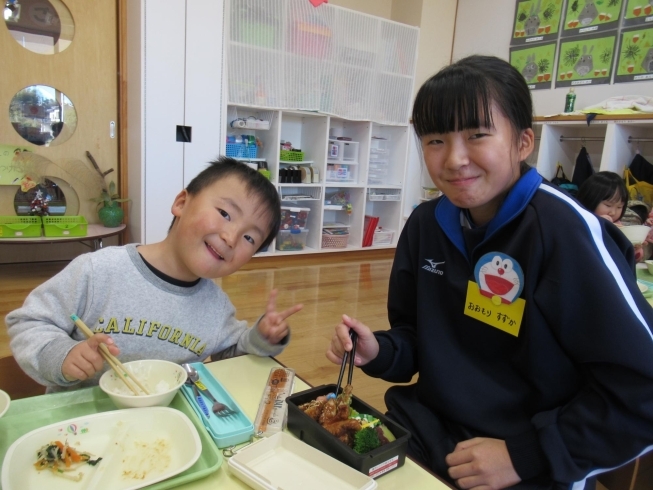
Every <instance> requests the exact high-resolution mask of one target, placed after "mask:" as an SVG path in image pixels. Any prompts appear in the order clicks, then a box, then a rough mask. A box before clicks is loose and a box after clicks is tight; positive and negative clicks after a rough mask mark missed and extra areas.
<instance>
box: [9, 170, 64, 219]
mask: <svg viewBox="0 0 653 490" xmlns="http://www.w3.org/2000/svg"><path fill="white" fill-rule="evenodd" d="M44 181H45V182H44V183H43V184H35V183H34V182H32V183H31V184H32V186H29V185H28V186H27V187H29V189H28V188H26V187H25V186H24V185H22V186H21V188H20V189H18V191H16V196H15V197H14V210H15V211H16V214H17V215H18V216H63V215H64V214H66V196H64V193H63V191H62V190H61V187H59V186H58V185H57V184H55V183H54V182H52V181H51V180H50V179H44ZM23 189H25V191H23Z"/></svg>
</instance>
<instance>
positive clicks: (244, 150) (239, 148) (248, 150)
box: [225, 143, 258, 158]
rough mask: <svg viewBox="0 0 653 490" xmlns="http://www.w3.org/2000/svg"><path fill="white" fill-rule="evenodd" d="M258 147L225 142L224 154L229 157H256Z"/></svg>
mask: <svg viewBox="0 0 653 490" xmlns="http://www.w3.org/2000/svg"><path fill="white" fill-rule="evenodd" d="M257 154H258V147H257V146H256V145H244V144H242V143H227V147H226V149H225V155H227V156H228V157H231V158H256V155H257Z"/></svg>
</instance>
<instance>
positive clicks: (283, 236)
mask: <svg viewBox="0 0 653 490" xmlns="http://www.w3.org/2000/svg"><path fill="white" fill-rule="evenodd" d="M307 236H308V230H307V229H306V228H304V229H303V230H299V229H296V230H280V231H279V234H278V235H277V240H276V248H277V250H304V247H305V246H306V237H307Z"/></svg>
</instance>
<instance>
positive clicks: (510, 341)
mask: <svg viewBox="0 0 653 490" xmlns="http://www.w3.org/2000/svg"><path fill="white" fill-rule="evenodd" d="M460 214H461V211H460V209H458V208H456V207H455V206H454V205H453V204H452V203H451V201H449V200H448V199H447V198H446V197H442V198H439V199H437V200H434V201H430V202H427V203H423V204H422V205H420V206H419V207H418V208H417V209H415V211H414V212H413V213H412V215H411V216H410V218H409V219H408V221H407V223H406V226H405V228H404V230H403V232H402V234H401V237H400V240H399V243H398V246H397V251H396V256H395V261H394V265H393V269H392V273H391V277H390V288H389V295H388V312H389V313H388V315H389V320H390V325H391V328H390V330H388V331H382V332H375V335H376V337H377V339H378V341H379V345H380V352H379V356H378V357H377V358H376V359H374V360H373V361H372V362H371V363H369V364H368V365H366V366H365V367H364V368H363V370H364V371H365V372H366V373H367V374H369V375H371V376H375V377H380V378H383V379H385V380H387V381H390V382H409V381H410V380H411V377H412V376H413V375H414V374H415V373H416V372H418V371H419V379H418V381H417V385H416V390H417V395H418V398H419V400H420V402H421V403H423V404H424V405H426V406H427V407H429V408H430V409H431V410H433V411H434V412H435V413H437V414H438V416H440V417H444V418H446V419H449V420H451V421H452V422H455V423H458V424H461V425H463V426H465V427H468V428H469V429H470V430H471V431H472V432H474V433H478V434H479V435H484V436H485V437H493V438H498V439H503V440H506V443H507V446H508V450H509V452H510V456H511V459H512V461H513V465H514V466H515V469H516V470H517V473H518V474H519V476H520V477H521V478H522V480H528V479H529V478H532V477H534V476H537V474H542V470H543V471H544V472H548V473H549V474H550V476H551V478H552V479H553V480H554V481H557V482H565V483H568V484H569V488H570V489H580V488H584V486H585V480H586V479H587V478H588V477H590V476H592V475H594V474H596V473H600V472H603V471H607V470H609V469H612V468H615V467H618V466H620V465H622V464H625V463H626V462H628V461H630V460H632V459H634V458H636V457H637V456H638V455H640V454H642V453H643V452H645V451H648V450H650V449H652V448H653V335H652V333H651V325H653V309H652V308H651V306H650V305H649V304H648V302H647V301H646V299H645V298H644V297H643V296H642V294H641V293H640V291H639V290H638V287H637V283H636V276H635V272H634V265H633V264H634V262H633V250H632V246H631V245H630V243H629V242H628V240H627V239H626V238H625V236H624V235H623V233H621V232H620V231H619V229H618V228H617V227H616V226H614V225H612V224H611V223H609V222H607V221H606V220H604V219H601V218H598V217H596V216H594V215H593V214H592V213H590V212H588V211H587V210H585V209H584V208H583V207H582V206H581V205H579V204H578V203H577V202H576V201H575V200H574V199H573V198H571V197H569V195H568V194H566V193H564V192H562V191H560V190H559V189H558V188H557V187H555V186H553V185H551V184H549V183H548V182H546V181H543V179H542V178H541V177H540V175H539V174H538V173H537V172H536V171H535V170H534V169H533V170H530V171H528V172H527V173H525V174H524V175H522V177H521V178H520V180H519V181H518V182H517V183H516V184H515V186H514V187H513V189H512V190H511V191H510V193H509V194H508V196H507V197H506V199H505V201H504V203H503V204H502V206H501V208H500V210H499V212H498V213H497V215H496V216H495V218H494V219H493V220H492V221H491V222H490V223H489V224H488V226H487V231H486V234H485V238H484V239H483V240H482V242H481V243H480V244H478V245H477V246H476V247H475V248H474V249H473V250H472V252H471V255H470V254H468V252H467V249H466V247H465V243H464V239H463V232H462V228H461V218H460ZM491 252H501V253H503V254H506V255H508V256H510V257H512V258H513V259H514V260H516V261H517V262H518V263H519V265H520V266H521V268H522V270H523V282H524V284H523V290H522V291H521V294H520V298H522V299H523V300H524V301H525V308H524V313H523V321H522V323H521V329H520V331H519V334H518V336H513V335H510V334H508V333H506V332H504V331H502V330H499V329H498V328H494V327H492V326H489V325H487V324H485V323H483V322H481V321H479V320H476V319H474V318H471V317H469V316H466V315H464V314H463V313H464V310H465V306H466V304H465V300H466V292H467V287H468V281H474V266H475V265H476V263H477V262H478V260H479V258H480V257H482V256H483V255H485V254H487V253H491ZM433 264H435V267H434V266H433ZM409 413H410V412H409ZM534 473H536V474H534Z"/></svg>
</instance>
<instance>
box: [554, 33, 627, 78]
mask: <svg viewBox="0 0 653 490" xmlns="http://www.w3.org/2000/svg"><path fill="white" fill-rule="evenodd" d="M616 41H617V33H616V32H608V33H602V34H595V35H593V36H582V37H576V38H573V39H569V40H562V39H561V40H560V49H559V53H560V54H559V55H558V69H557V71H556V83H555V86H556V88H559V87H570V86H571V87H575V86H578V85H601V84H606V83H610V78H611V77H612V61H613V60H614V54H615V47H616Z"/></svg>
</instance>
